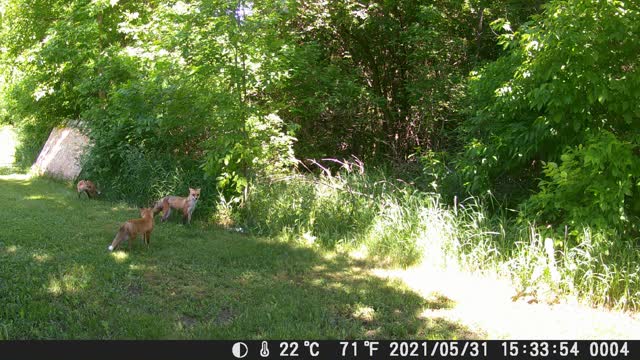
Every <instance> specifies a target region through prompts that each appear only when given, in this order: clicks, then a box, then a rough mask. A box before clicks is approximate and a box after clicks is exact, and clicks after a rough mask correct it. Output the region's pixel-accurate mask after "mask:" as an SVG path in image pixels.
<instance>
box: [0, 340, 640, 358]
mask: <svg viewBox="0 0 640 360" xmlns="http://www.w3.org/2000/svg"><path fill="white" fill-rule="evenodd" d="M639 348H640V341H638V340H549V341H547V340H406V341H404V340H397V341H393V340H357V341H356V340H189V341H183V340H161V341H158V340H150V341H147V340H131V341H129V340H106V341H102V340H100V341H96V340H88V341H78V340H72V341H60V340H53V341H49V340H45V341H41V340H24V341H0V360H3V359H12V360H13V359H66V360H70V359H83V360H85V359H121V358H134V357H136V358H138V359H175V360H198V359H223V360H224V359H233V360H235V359H292V360H293V359H296V360H297V359H323V360H324V359H331V360H335V359H492V360H499V359H637V358H638V356H639V355H640V349H639Z"/></svg>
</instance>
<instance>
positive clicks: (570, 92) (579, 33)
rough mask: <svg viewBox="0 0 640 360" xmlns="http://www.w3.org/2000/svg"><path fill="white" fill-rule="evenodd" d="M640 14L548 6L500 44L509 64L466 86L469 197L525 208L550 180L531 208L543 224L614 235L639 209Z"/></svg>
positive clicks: (631, 8)
mask: <svg viewBox="0 0 640 360" xmlns="http://www.w3.org/2000/svg"><path fill="white" fill-rule="evenodd" d="M639 15H640V13H639V8H638V5H637V4H636V3H634V2H624V3H623V2H620V1H586V0H581V1H570V2H569V1H560V0H557V1H550V2H549V3H548V4H547V5H546V8H545V11H544V13H543V14H542V15H541V16H540V17H539V18H537V19H535V20H536V21H535V22H532V23H531V24H530V25H529V26H525V27H523V28H521V30H520V31H518V32H515V33H511V32H507V33H506V34H505V35H504V36H503V38H502V41H503V44H504V45H505V46H506V47H508V48H509V50H510V53H509V55H508V56H505V57H503V58H501V59H499V60H497V61H496V62H494V63H491V64H489V65H487V66H486V67H485V68H484V69H482V70H481V71H480V72H479V73H477V74H475V75H474V76H472V78H471V79H470V87H469V89H470V90H471V91H470V98H469V101H470V103H471V104H473V105H472V107H473V112H472V117H471V119H470V121H469V122H468V123H467V124H466V132H465V135H464V140H463V142H465V143H467V144H468V145H467V147H466V149H467V150H466V152H465V153H464V154H463V156H462V157H461V159H460V160H459V161H458V170H459V171H460V173H461V174H462V175H463V176H464V178H465V184H466V185H467V188H468V189H469V190H471V191H472V192H474V193H479V192H482V191H484V190H487V189H491V190H492V191H494V192H497V193H503V194H508V195H510V197H511V198H512V199H514V198H516V199H517V201H518V202H521V201H522V200H525V199H526V197H527V196H528V195H527V191H531V190H534V189H535V185H536V178H538V177H540V176H541V175H546V176H547V177H546V179H545V180H544V181H543V182H541V183H540V184H539V185H540V188H539V189H540V194H539V195H536V196H534V197H533V198H532V199H531V201H530V202H528V203H527V204H528V205H532V206H534V207H535V208H536V210H537V211H538V213H539V214H540V215H543V216H544V218H546V219H547V220H551V221H554V222H568V223H571V224H580V223H584V224H591V225H594V226H598V227H602V228H604V227H612V228H620V225H621V224H622V222H623V220H624V219H628V218H629V216H630V214H629V213H628V209H630V208H631V206H629V204H635V203H636V202H637V201H638V199H637V194H638V189H637V185H636V184H637V183H638V172H637V171H638V170H637V166H638V165H637V159H635V158H636V157H637V156H636V155H635V150H634V149H635V148H636V147H637V145H638V139H639V138H640V136H639V135H640V134H639V133H638V127H637V126H634V125H633V124H634V123H636V122H637V121H638V119H640V103H639V102H638V101H637V98H638V96H640V92H639V90H638V89H640V72H639V71H638V66H637V54H638V52H639V51H640V38H638V37H637V36H630V34H635V33H637V32H638V31H640V23H639V22H638V21H637V18H638V16H639ZM602 19H607V20H606V21H603V20H602ZM495 25H496V26H497V27H502V28H504V29H509V27H508V26H507V24H506V23H504V22H496V24H495ZM545 163H546V164H547V165H546V167H544V170H543V164H545ZM556 164H560V165H556ZM543 207H546V210H544V211H543V210H542V208H543ZM552 209H555V210H559V211H558V212H557V213H553V210H552ZM552 213H553V214H552ZM628 224H629V223H628V222H627V225H628Z"/></svg>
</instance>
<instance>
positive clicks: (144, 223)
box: [109, 208, 153, 251]
mask: <svg viewBox="0 0 640 360" xmlns="http://www.w3.org/2000/svg"><path fill="white" fill-rule="evenodd" d="M140 216H142V219H131V220H128V221H127V222H126V223H124V225H122V226H121V227H120V230H118V233H117V234H116V237H115V238H114V239H113V242H111V245H109V251H113V250H114V249H115V248H117V247H118V245H120V243H121V242H123V241H127V240H128V241H129V251H131V243H132V242H133V240H135V239H136V237H137V236H138V234H142V240H143V241H144V243H145V244H146V245H147V246H149V242H150V241H151V231H153V209H151V208H141V209H140Z"/></svg>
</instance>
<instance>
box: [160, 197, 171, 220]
mask: <svg viewBox="0 0 640 360" xmlns="http://www.w3.org/2000/svg"><path fill="white" fill-rule="evenodd" d="M170 215H171V206H170V205H169V202H168V201H166V200H165V201H163V202H162V221H167V219H168V218H169V216H170Z"/></svg>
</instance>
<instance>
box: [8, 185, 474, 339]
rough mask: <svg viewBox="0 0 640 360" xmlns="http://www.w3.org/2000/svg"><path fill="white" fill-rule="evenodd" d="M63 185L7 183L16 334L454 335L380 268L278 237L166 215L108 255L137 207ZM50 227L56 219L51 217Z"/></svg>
mask: <svg viewBox="0 0 640 360" xmlns="http://www.w3.org/2000/svg"><path fill="white" fill-rule="evenodd" d="M70 192H71V191H70V190H69V189H65V188H64V187H63V186H62V185H60V184H55V183H51V182H49V181H43V180H39V179H34V180H33V181H32V182H31V184H24V183H20V182H16V181H9V180H0V201H1V200H5V199H6V198H9V197H17V198H20V197H22V198H24V197H25V196H38V197H41V199H40V200H38V201H17V202H16V204H15V205H13V208H11V209H8V208H6V207H3V208H0V217H3V218H5V219H8V220H9V221H10V222H11V225H10V226H9V227H8V229H7V231H5V232H4V235H3V237H2V238H1V239H0V303H2V304H3V305H4V306H3V307H2V309H0V333H3V332H4V334H6V335H4V337H8V338H11V339H41V338H45V339H47V338H56V339H87V338H91V339H93V338H97V339H112V338H117V339H123V338H125V339H166V338H170V339H186V338H189V339H192V338H203V339H204V338H213V339H264V338H267V339H304V338H312V339H363V338H377V339H410V338H411V339H413V338H430V339H448V338H470V337H478V335H477V334H473V333H472V332H470V331H469V330H468V329H467V328H465V327H463V326H461V325H458V324H455V323H451V322H448V321H446V320H437V321H434V320H429V319H426V318H423V317H421V313H422V312H423V311H425V310H427V309H438V308H448V307H453V306H454V305H455V304H454V303H453V302H452V301H451V300H449V299H442V298H437V299H435V300H432V301H429V300H425V299H424V298H422V297H421V296H419V295H418V294H417V293H415V292H413V291H411V290H409V289H408V288H406V287H405V286H404V285H403V284H402V283H400V282H395V281H389V280H384V279H381V278H378V277H376V276H373V275H371V274H370V273H369V271H368V270H369V265H370V264H368V263H367V262H364V261H356V260H353V259H350V258H347V257H345V256H341V255H338V254H335V253H333V252H323V251H320V250H317V249H313V248H309V247H303V246H298V245H295V244H292V243H285V242H278V241H276V240H273V239H265V238H255V237H252V236H246V235H238V234H231V233H227V232H223V231H217V230H215V231H212V230H208V229H205V228H203V227H201V226H198V225H197V224H195V225H194V226H182V225H178V224H173V223H163V224H161V223H160V222H159V221H158V220H156V228H155V230H154V232H153V234H152V238H151V245H150V247H149V248H148V249H147V248H145V247H144V246H142V245H141V242H140V240H139V239H138V241H137V242H136V243H135V244H134V249H133V251H132V252H131V253H129V252H124V251H118V252H115V253H109V252H107V251H106V247H107V245H108V244H109V242H110V241H111V239H112V238H113V236H114V234H115V231H116V230H117V227H116V225H117V224H118V223H120V222H121V221H123V220H122V219H124V220H126V219H127V218H128V216H129V215H132V214H133V215H134V216H135V213H136V210H133V209H132V210H121V209H118V208H114V207H113V206H112V204H108V203H105V202H99V201H91V202H88V201H86V200H85V201H83V200H78V199H76V198H75V197H74V196H69V195H70V194H69V193H70ZM42 224H46V225H45V226H43V225H42Z"/></svg>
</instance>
